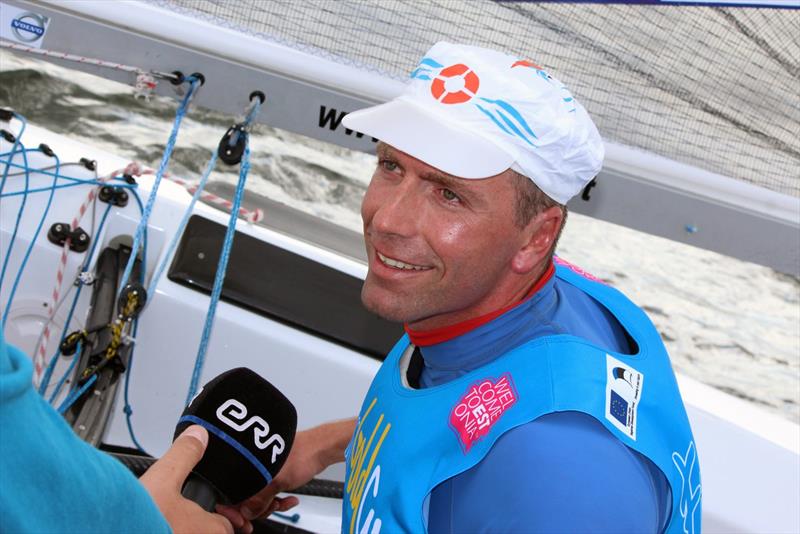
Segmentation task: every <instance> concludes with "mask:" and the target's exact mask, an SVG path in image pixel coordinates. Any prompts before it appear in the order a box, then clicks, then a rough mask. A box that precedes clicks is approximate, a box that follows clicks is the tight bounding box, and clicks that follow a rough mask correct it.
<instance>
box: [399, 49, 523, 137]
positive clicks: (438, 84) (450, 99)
mask: <svg viewBox="0 0 800 534" xmlns="http://www.w3.org/2000/svg"><path fill="white" fill-rule="evenodd" d="M524 66H528V65H527V64H526V65H524ZM410 76H411V79H412V80H421V81H423V82H430V86H429V90H430V95H431V96H432V97H433V98H434V100H436V102H438V103H439V104H445V105H449V104H466V103H469V105H468V106H465V107H464V108H461V107H459V108H457V109H458V112H459V113H461V112H462V111H467V112H468V113H469V110H470V109H473V110H477V111H478V112H479V113H481V114H483V115H484V116H486V118H487V119H489V120H490V121H491V123H492V124H493V125H494V126H495V127H497V128H499V129H500V130H501V131H502V132H503V133H505V134H507V135H510V136H514V137H517V138H518V139H520V140H522V141H523V142H524V143H526V144H528V145H530V146H536V145H535V143H536V140H537V139H538V138H537V137H536V133H535V132H534V131H533V128H531V126H530V125H529V124H528V121H527V120H525V117H524V116H523V115H522V113H520V111H519V110H518V109H517V108H516V107H515V106H513V105H511V104H509V103H508V102H506V101H505V100H503V99H501V98H489V96H492V95H489V96H481V95H479V94H478V90H479V89H480V86H481V80H480V77H479V76H478V74H477V73H476V72H475V71H474V70H472V68H471V67H469V66H468V65H466V64H464V63H455V64H453V65H450V66H448V67H445V66H444V65H443V64H441V63H439V62H438V61H436V60H435V59H433V58H431V57H424V58H422V60H421V61H420V62H419V65H417V68H416V69H414V70H413V71H411V75H410ZM454 111H455V109H454Z"/></svg>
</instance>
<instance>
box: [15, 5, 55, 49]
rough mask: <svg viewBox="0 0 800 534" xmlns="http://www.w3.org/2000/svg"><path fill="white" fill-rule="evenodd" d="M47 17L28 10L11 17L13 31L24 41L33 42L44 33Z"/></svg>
mask: <svg viewBox="0 0 800 534" xmlns="http://www.w3.org/2000/svg"><path fill="white" fill-rule="evenodd" d="M46 24H47V17H45V16H43V15H39V14H38V13H32V12H30V11H26V12H25V13H22V14H21V15H19V16H18V17H16V18H14V19H11V31H12V32H14V35H15V36H16V37H17V39H19V40H20V41H22V42H23V43H33V42H35V41H38V40H39V39H41V38H42V36H43V35H44V30H45V26H46Z"/></svg>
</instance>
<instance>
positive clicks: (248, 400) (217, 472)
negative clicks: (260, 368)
mask: <svg viewBox="0 0 800 534" xmlns="http://www.w3.org/2000/svg"><path fill="white" fill-rule="evenodd" d="M193 424H198V425H201V426H203V427H204V428H205V429H206V430H208V437H209V439H208V448H207V449H206V452H205V454H204V455H203V458H202V459H201V460H200V463H198V464H197V466H196V467H195V468H194V470H193V472H192V474H191V475H190V476H189V478H188V479H187V481H186V484H185V485H184V487H183V491H182V494H183V496H184V497H186V498H187V499H191V500H193V501H194V502H196V503H198V504H199V505H200V506H202V507H203V508H204V509H206V510H209V511H213V509H214V507H215V505H216V504H217V503H218V502H219V503H222V504H235V503H238V502H241V501H243V500H245V499H247V498H248V497H251V496H252V495H255V494H256V493H258V491H260V490H261V489H262V488H264V486H266V485H267V484H269V483H270V481H271V480H272V479H273V478H274V477H275V476H276V475H277V474H278V471H280V469H281V467H282V466H283V464H284V462H286V458H287V457H288V456H289V450H290V449H291V448H292V443H293V442H294V435H295V430H296V429H297V411H296V410H295V408H294V405H293V404H292V403H291V402H290V401H289V399H287V398H286V397H285V396H284V395H283V393H281V392H280V391H278V389H277V388H275V386H273V385H272V384H270V383H269V382H267V381H266V380H264V379H263V378H261V377H260V376H258V375H257V374H256V373H254V372H253V371H251V370H250V369H246V368H244V367H239V368H237V369H231V370H230V371H226V372H224V373H222V374H221V375H219V376H218V377H216V378H214V379H213V380H211V381H210V382H209V383H208V384H206V385H205V386H203V387H202V389H201V390H200V393H198V394H197V396H195V398H194V399H192V402H191V403H190V404H189V406H187V407H186V409H185V410H184V411H183V414H182V415H181V418H180V419H179V420H178V426H177V427H176V428H175V438H177V437H178V436H179V435H180V434H181V432H183V431H184V430H185V429H186V428H187V427H189V426H190V425H193ZM173 439H174V438H173Z"/></svg>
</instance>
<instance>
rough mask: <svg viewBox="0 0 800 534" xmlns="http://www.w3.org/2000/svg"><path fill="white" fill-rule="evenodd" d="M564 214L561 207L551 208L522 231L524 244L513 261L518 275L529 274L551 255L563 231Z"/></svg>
mask: <svg viewBox="0 0 800 534" xmlns="http://www.w3.org/2000/svg"><path fill="white" fill-rule="evenodd" d="M563 220H564V212H563V210H562V208H561V207H560V206H551V207H549V208H547V209H545V210H543V211H541V212H539V213H538V214H536V215H535V216H534V217H532V218H531V220H530V221H529V222H528V224H527V225H525V228H524V229H523V230H522V235H523V239H524V241H523V244H522V247H520V249H519V250H518V251H517V253H516V255H514V258H513V260H512V261H511V268H512V270H513V271H514V272H515V273H517V274H528V273H530V272H531V271H533V270H534V269H535V268H536V267H537V266H538V265H539V264H541V262H542V260H543V259H545V258H546V257H547V256H548V255H549V254H550V249H551V248H552V247H553V243H555V241H556V239H557V238H558V232H559V231H560V230H561V223H562V221H563Z"/></svg>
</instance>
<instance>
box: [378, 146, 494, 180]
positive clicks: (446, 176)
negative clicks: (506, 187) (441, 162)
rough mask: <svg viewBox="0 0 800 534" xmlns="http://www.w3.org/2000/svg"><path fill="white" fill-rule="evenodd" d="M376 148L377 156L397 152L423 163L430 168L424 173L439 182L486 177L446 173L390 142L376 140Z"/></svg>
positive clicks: (386, 155) (390, 154)
mask: <svg viewBox="0 0 800 534" xmlns="http://www.w3.org/2000/svg"><path fill="white" fill-rule="evenodd" d="M376 150H377V152H378V156H379V157H384V158H385V157H390V156H395V157H396V156H397V155H398V154H402V155H404V156H405V157H407V158H411V159H413V160H414V161H418V162H419V163H421V164H423V165H425V166H426V167H428V168H429V169H430V170H429V171H427V172H426V173H425V174H426V175H428V176H430V177H436V178H438V181H440V182H449V183H453V184H455V183H462V184H464V185H469V184H471V183H476V182H480V181H482V180H486V179H487V178H481V179H469V178H461V177H460V176H455V175H453V174H450V173H447V172H445V171H443V170H441V169H439V168H437V167H434V166H433V165H430V164H428V163H425V162H424V161H422V160H421V159H418V158H415V157H414V156H412V155H411V154H408V153H407V152H403V151H402V150H400V149H398V148H395V147H393V146H392V145H390V144H387V143H384V142H383V141H379V142H378V146H377V149H376ZM501 174H503V173H501ZM489 178H494V177H493V176H491V177H489Z"/></svg>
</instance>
